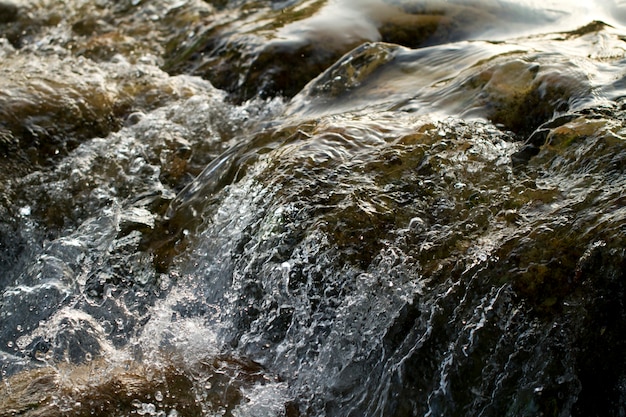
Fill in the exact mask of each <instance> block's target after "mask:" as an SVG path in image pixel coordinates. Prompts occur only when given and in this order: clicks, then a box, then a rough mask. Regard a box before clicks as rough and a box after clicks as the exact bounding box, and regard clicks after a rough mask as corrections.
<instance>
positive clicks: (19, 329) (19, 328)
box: [17, 324, 24, 333]
mask: <svg viewBox="0 0 626 417" xmlns="http://www.w3.org/2000/svg"><path fill="white" fill-rule="evenodd" d="M17 331H18V332H20V333H21V332H23V331H24V329H23V328H22V325H21V324H18V325H17Z"/></svg>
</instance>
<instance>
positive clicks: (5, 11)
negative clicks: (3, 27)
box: [0, 0, 18, 24]
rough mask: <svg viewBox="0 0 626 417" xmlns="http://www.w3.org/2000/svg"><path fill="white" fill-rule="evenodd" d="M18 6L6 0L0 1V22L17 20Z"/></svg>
mask: <svg viewBox="0 0 626 417" xmlns="http://www.w3.org/2000/svg"><path fill="white" fill-rule="evenodd" d="M17 18H18V8H17V6H16V5H15V4H13V3H10V2H8V1H4V0H3V1H0V24H2V23H9V22H13V21H15V20H17Z"/></svg>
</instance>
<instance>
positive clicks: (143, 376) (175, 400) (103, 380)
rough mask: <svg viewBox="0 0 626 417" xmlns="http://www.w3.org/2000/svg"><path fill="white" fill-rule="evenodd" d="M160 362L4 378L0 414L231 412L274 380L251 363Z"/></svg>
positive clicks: (97, 363)
mask: <svg viewBox="0 0 626 417" xmlns="http://www.w3.org/2000/svg"><path fill="white" fill-rule="evenodd" d="M163 361H164V362H162V363H159V364H152V365H145V364H140V363H137V362H130V361H129V362H127V363H124V362H121V363H117V364H115V363H107V362H106V361H103V360H101V359H94V360H93V361H92V360H90V361H89V362H87V363H85V364H83V365H80V366H66V365H60V368H54V367H50V366H46V367H40V368H35V369H33V370H30V371H24V372H22V373H19V374H16V375H13V376H12V377H10V378H7V379H5V380H4V381H3V387H2V388H0V392H1V393H2V394H3V395H2V399H0V416H3V417H4V416H13V415H22V416H29V417H35V416H88V415H93V414H99V415H121V414H124V415H130V414H140V415H144V414H148V415H156V413H157V412H158V413H162V414H163V415H172V414H174V415H185V416H202V415H206V413H207V412H220V413H221V414H222V415H226V416H232V415H233V409H235V408H236V407H237V406H238V405H239V404H240V403H241V402H244V401H246V399H247V398H246V390H247V389H250V388H252V387H253V386H254V385H255V384H264V383H267V382H271V381H275V377H272V376H271V375H268V374H266V373H265V372H264V370H263V368H262V367H261V366H260V365H259V364H256V363H254V362H252V361H249V360H246V359H242V358H237V357H235V356H229V355H217V356H215V357H206V358H202V359H201V360H199V361H198V362H197V363H194V364H193V366H192V367H188V366H186V365H185V364H184V362H183V361H182V360H180V358H179V359H178V360H177V359H176V358H169V359H165V358H164V359H163Z"/></svg>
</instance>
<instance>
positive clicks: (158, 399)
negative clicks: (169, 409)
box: [154, 391, 163, 401]
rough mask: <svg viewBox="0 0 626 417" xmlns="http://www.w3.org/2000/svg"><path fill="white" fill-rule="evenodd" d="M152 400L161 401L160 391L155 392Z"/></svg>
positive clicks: (161, 394)
mask: <svg viewBox="0 0 626 417" xmlns="http://www.w3.org/2000/svg"><path fill="white" fill-rule="evenodd" d="M154 399H155V400H157V401H163V393H162V392H161V391H157V392H155V393H154Z"/></svg>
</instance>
